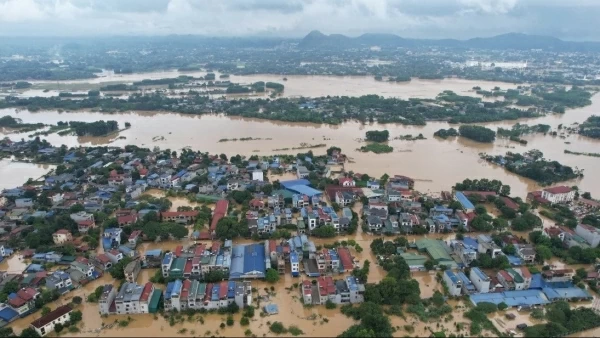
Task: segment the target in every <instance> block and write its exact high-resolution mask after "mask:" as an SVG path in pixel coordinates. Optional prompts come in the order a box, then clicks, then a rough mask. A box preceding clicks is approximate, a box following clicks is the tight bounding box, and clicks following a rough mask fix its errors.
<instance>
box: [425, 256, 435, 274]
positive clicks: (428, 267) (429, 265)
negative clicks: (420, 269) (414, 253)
mask: <svg viewBox="0 0 600 338" xmlns="http://www.w3.org/2000/svg"><path fill="white" fill-rule="evenodd" d="M424 266H425V269H426V270H427V271H431V270H433V267H434V263H433V261H432V260H431V259H428V260H426V261H425V264H424Z"/></svg>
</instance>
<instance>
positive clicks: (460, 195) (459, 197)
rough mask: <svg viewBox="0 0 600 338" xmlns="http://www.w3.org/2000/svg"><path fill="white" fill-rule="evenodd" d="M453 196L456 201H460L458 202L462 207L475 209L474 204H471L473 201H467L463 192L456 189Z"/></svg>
mask: <svg viewBox="0 0 600 338" xmlns="http://www.w3.org/2000/svg"><path fill="white" fill-rule="evenodd" d="M454 196H455V197H456V200H457V201H458V202H460V204H461V205H462V206H463V208H465V209H475V206H474V205H473V203H471V201H469V199H468V198H467V196H465V194H463V193H462V192H460V191H457V192H456V193H455V194H454Z"/></svg>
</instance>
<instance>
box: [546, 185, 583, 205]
mask: <svg viewBox="0 0 600 338" xmlns="http://www.w3.org/2000/svg"><path fill="white" fill-rule="evenodd" d="M542 198H544V199H547V200H548V201H550V203H567V202H571V201H573V199H574V198H575V190H573V189H571V188H569V187H567V186H564V185H563V186H558V187H552V188H547V189H544V190H542Z"/></svg>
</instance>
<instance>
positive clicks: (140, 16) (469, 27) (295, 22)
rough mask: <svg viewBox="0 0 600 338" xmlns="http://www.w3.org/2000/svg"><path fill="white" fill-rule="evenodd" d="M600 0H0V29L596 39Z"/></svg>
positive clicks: (26, 31) (1, 31)
mask: <svg viewBox="0 0 600 338" xmlns="http://www.w3.org/2000/svg"><path fill="white" fill-rule="evenodd" d="M599 16H600V1H598V0H0V35H4V36H7V35H34V36H44V35H71V36H72V35H78V36H80V35H83V36H86V35H165V34H201V35H217V36H248V35H272V36H295V37H299V36H303V35H304V34H306V33H308V32H309V31H311V30H314V29H318V30H321V31H323V32H324V33H341V34H348V35H358V34H362V33H367V32H369V33H375V32H377V33H394V34H398V35H401V36H405V37H415V38H461V39H462V38H470V37H475V36H490V35H495V34H502V33H507V32H523V33H532V34H544V35H553V36H558V37H561V38H565V39H571V40H584V39H590V40H600V31H598V30H597V28H596V27H595V21H596V20H597V18H598V17H599Z"/></svg>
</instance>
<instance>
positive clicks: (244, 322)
mask: <svg viewBox="0 0 600 338" xmlns="http://www.w3.org/2000/svg"><path fill="white" fill-rule="evenodd" d="M240 325H241V326H248V325H250V319H248V317H242V319H240Z"/></svg>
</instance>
